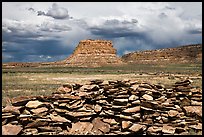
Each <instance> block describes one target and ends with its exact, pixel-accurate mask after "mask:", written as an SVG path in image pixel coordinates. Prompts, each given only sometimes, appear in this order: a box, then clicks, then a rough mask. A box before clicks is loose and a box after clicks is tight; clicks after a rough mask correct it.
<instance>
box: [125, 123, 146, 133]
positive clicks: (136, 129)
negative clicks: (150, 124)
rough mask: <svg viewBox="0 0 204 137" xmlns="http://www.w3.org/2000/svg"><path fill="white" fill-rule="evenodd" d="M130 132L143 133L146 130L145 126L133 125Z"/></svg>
mask: <svg viewBox="0 0 204 137" xmlns="http://www.w3.org/2000/svg"><path fill="white" fill-rule="evenodd" d="M129 129H130V130H131V131H133V132H136V133H137V132H139V131H140V130H142V131H144V130H145V129H146V126H145V125H140V124H133V125H132V126H131V127H130V128H129Z"/></svg>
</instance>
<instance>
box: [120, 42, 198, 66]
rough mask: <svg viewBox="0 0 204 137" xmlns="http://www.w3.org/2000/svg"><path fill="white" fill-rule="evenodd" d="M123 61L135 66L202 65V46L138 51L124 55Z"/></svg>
mask: <svg viewBox="0 0 204 137" xmlns="http://www.w3.org/2000/svg"><path fill="white" fill-rule="evenodd" d="M122 60H123V61H124V62H127V63H133V64H167V63H168V64H177V63H201V62H202V44H195V45H186V46H180V47H177V48H165V49H158V50H145V51H138V52H133V53H129V54H126V55H123V56H122Z"/></svg>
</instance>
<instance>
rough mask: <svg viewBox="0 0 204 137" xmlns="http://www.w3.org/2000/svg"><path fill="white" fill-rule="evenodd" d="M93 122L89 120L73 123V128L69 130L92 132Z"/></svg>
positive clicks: (82, 133)
mask: <svg viewBox="0 0 204 137" xmlns="http://www.w3.org/2000/svg"><path fill="white" fill-rule="evenodd" d="M92 128H93V124H92V123H89V122H77V123H72V128H71V129H70V130H69V133H70V134H74V135H85V134H91V133H92V131H91V130H92Z"/></svg>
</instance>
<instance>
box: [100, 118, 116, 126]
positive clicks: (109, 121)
mask: <svg viewBox="0 0 204 137" xmlns="http://www.w3.org/2000/svg"><path fill="white" fill-rule="evenodd" d="M103 122H105V123H108V124H110V125H116V124H117V122H116V121H115V119H103Z"/></svg>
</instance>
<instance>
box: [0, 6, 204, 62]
mask: <svg viewBox="0 0 204 137" xmlns="http://www.w3.org/2000/svg"><path fill="white" fill-rule="evenodd" d="M84 39H106V40H112V41H113V46H114V48H116V49H117V54H118V56H122V55H124V54H126V53H129V52H133V51H140V50H150V49H160V48H169V47H176V46H180V45H186V44H197V43H202V3H201V2H194V3H193V2H157V3H156V2H144V3H143V2H112V3H111V2H108V3H107V2H95V3H94V2H84V3H83V2H55V3H54V2H16V3H14V2H3V3H2V61H3V62H13V61H15V62H44V61H57V60H62V59H65V58H67V57H68V56H69V55H70V54H71V53H72V52H73V50H74V49H75V47H76V46H77V44H78V43H79V41H80V40H84Z"/></svg>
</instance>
